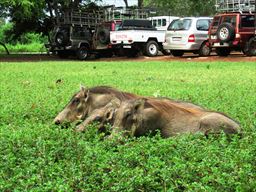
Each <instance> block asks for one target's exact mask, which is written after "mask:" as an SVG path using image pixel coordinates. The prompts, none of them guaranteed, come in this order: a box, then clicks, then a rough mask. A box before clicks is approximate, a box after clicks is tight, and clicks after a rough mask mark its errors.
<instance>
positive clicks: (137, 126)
mask: <svg viewBox="0 0 256 192" xmlns="http://www.w3.org/2000/svg"><path fill="white" fill-rule="evenodd" d="M239 129H240V127H239V125H238V123H236V122H235V121H234V120H232V119H231V118H230V117H228V116H226V115H224V114H222V113H219V112H213V111H207V110H205V109H203V108H201V107H195V105H193V104H188V105H187V104H186V103H182V102H181V103H178V102H173V101H171V100H168V99H160V100H159V99H133V100H129V101H124V102H122V103H121V105H120V107H119V108H118V109H117V111H116V114H115V120H114V125H113V131H112V134H111V136H110V137H113V136H114V135H116V134H118V133H120V132H122V133H123V134H124V135H130V136H142V135H145V134H147V133H150V132H151V131H152V132H154V131H157V130H159V131H160V133H161V135H162V136H163V137H170V136H175V135H178V134H182V133H195V132H202V133H204V134H206V135H208V133H220V132H221V131H224V132H225V133H227V134H233V133H238V132H239Z"/></svg>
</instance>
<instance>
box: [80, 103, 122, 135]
mask: <svg viewBox="0 0 256 192" xmlns="http://www.w3.org/2000/svg"><path fill="white" fill-rule="evenodd" d="M119 106H120V100H119V99H117V98H114V99H113V100H111V101H110V102H109V103H108V104H107V105H105V106H104V107H102V108H99V109H95V110H94V111H93V112H92V113H91V115H90V116H89V117H88V118H86V119H85V121H84V122H82V123H81V124H79V125H78V126H77V129H76V131H77V132H83V131H86V128H87V126H88V125H90V124H92V123H94V122H97V123H98V125H97V128H98V130H99V131H100V132H106V125H107V124H109V125H113V123H114V116H115V112H116V110H117V108H118V107H119Z"/></svg>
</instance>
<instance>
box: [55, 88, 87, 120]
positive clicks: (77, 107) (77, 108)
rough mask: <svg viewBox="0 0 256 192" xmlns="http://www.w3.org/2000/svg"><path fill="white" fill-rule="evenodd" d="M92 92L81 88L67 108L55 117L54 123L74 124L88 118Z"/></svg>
mask: <svg viewBox="0 0 256 192" xmlns="http://www.w3.org/2000/svg"><path fill="white" fill-rule="evenodd" d="M89 103H90V92H89V90H87V89H85V88H84V87H83V86H81V89H80V91H79V92H78V93H76V94H75V95H74V96H73V97H72V98H71V100H70V101H69V103H68V104H67V105H66V107H65V108H64V109H63V110H62V111H61V112H60V113H59V114H58V115H57V117H55V119H54V121H53V122H54V123H55V124H56V125H59V124H61V123H63V122H74V121H78V120H82V119H84V118H85V117H86V115H87V113H88V111H89V107H90V104H89Z"/></svg>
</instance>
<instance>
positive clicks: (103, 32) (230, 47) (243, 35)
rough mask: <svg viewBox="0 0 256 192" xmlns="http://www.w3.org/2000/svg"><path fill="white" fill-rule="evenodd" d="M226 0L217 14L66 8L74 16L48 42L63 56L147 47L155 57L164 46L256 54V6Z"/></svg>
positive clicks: (166, 50)
mask: <svg viewBox="0 0 256 192" xmlns="http://www.w3.org/2000/svg"><path fill="white" fill-rule="evenodd" d="M216 2H218V1H216ZM221 2H222V1H221ZM225 2H226V3H227V4H226V3H224V4H221V3H219V4H217V5H219V6H220V8H219V9H220V10H221V11H222V12H220V13H218V14H216V15H215V16H214V17H213V18H212V17H180V18H179V17H174V16H157V17H148V18H147V19H146V18H145V14H144V13H143V12H141V15H137V18H133V19H131V18H129V19H127V18H119V19H112V20H104V19H103V20H102V17H101V16H99V14H98V13H97V18H96V19H94V16H95V17H96V15H91V14H83V15H80V16H79V17H77V14H74V13H70V12H68V13H67V14H66V13H65V14H66V15H67V16H68V17H66V16H65V17H64V18H68V19H67V20H66V21H65V20H64V22H63V23H59V24H58V25H56V27H55V28H54V30H53V32H52V36H51V38H50V42H49V44H48V45H47V46H48V47H49V50H50V51H51V52H56V53H57V54H58V55H59V56H60V57H68V56H69V55H76V56H77V58H78V59H80V60H85V59H87V58H88V56H89V55H90V54H96V55H97V56H98V57H99V56H103V57H111V56H112V55H117V56H120V55H123V56H128V57H135V56H137V55H138V54H139V53H142V54H143V55H145V56H149V57H154V56H156V55H158V53H159V51H161V52H162V53H163V54H165V55H166V54H171V55H173V56H177V57H180V56H182V55H183V54H184V53H186V52H192V53H194V54H198V55H199V56H208V55H210V53H211V51H212V50H214V51H215V52H216V53H217V55H219V56H228V55H229V54H230V52H231V51H242V52H243V53H244V54H245V55H247V56H255V55H256V21H255V18H256V15H255V12H253V11H251V9H249V11H241V9H242V8H244V7H246V6H243V7H241V5H240V4H239V2H240V0H237V2H238V4H237V2H236V1H234V0H226V1H225ZM232 6H233V7H232ZM247 7H249V8H250V7H251V4H249V5H248V6H247ZM231 8H232V9H231ZM230 10H231V11H230ZM238 10H239V11H238ZM73 15H74V16H73ZM130 16H131V15H130ZM130 16H129V17H130ZM88 17H89V20H88ZM93 19H94V20H93ZM78 20H79V23H77V21H78Z"/></svg>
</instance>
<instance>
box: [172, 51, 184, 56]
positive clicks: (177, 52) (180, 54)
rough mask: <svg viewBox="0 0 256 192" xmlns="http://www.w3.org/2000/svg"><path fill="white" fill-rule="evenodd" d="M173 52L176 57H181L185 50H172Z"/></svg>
mask: <svg viewBox="0 0 256 192" xmlns="http://www.w3.org/2000/svg"><path fill="white" fill-rule="evenodd" d="M171 54H172V55H173V56H174V57H181V56H182V55H184V51H178V50H171Z"/></svg>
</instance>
